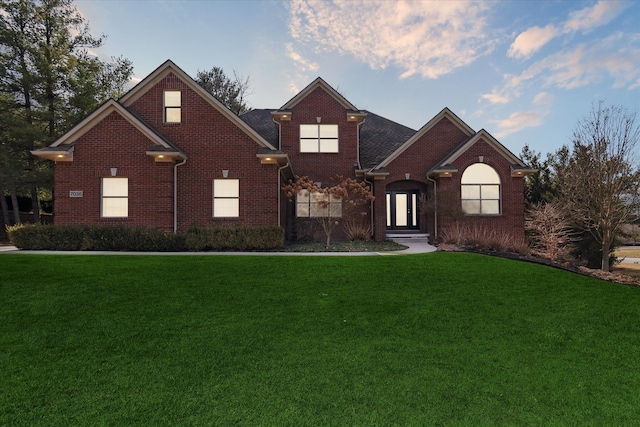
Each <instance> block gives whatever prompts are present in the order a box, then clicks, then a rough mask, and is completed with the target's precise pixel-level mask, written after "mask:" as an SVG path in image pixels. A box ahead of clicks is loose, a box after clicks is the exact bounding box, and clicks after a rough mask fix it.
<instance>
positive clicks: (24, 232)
mask: <svg viewBox="0 0 640 427" xmlns="http://www.w3.org/2000/svg"><path fill="white" fill-rule="evenodd" d="M7 232H8V234H9V240H10V241H11V243H12V244H13V245H14V246H15V247H17V248H19V249H29V250H52V249H55V250H60V251H77V250H80V249H81V248H82V244H83V240H84V227H74V226H52V225H42V224H20V225H14V226H8V227H7Z"/></svg>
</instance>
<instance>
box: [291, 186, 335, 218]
mask: <svg viewBox="0 0 640 427" xmlns="http://www.w3.org/2000/svg"><path fill="white" fill-rule="evenodd" d="M327 197H328V198H329V199H328V200H329V203H328V204H327V203H325V202H324V201H325V200H327ZM296 216H297V217H299V218H320V217H332V218H339V217H341V216H342V200H341V199H338V198H335V197H333V196H331V195H327V194H324V193H322V192H319V193H314V194H309V192H308V191H306V190H302V191H300V192H299V193H298V194H297V196H296Z"/></svg>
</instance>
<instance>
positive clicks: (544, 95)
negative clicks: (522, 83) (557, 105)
mask: <svg viewBox="0 0 640 427" xmlns="http://www.w3.org/2000/svg"><path fill="white" fill-rule="evenodd" d="M553 98H554V96H553V95H552V94H550V93H549V92H540V93H539V94H537V95H536V96H535V98H533V102H532V104H533V105H551V104H552V103H553Z"/></svg>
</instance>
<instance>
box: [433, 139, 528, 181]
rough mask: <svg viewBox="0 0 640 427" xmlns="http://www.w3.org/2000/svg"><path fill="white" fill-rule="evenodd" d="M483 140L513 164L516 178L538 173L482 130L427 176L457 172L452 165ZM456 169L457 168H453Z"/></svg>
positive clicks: (458, 147)
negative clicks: (444, 172)
mask: <svg viewBox="0 0 640 427" xmlns="http://www.w3.org/2000/svg"><path fill="white" fill-rule="evenodd" d="M480 140H483V141H485V142H486V143H487V144H489V146H491V148H493V149H494V150H495V151H496V152H497V153H498V154H500V155H501V156H502V157H504V158H505V159H506V160H507V161H508V162H509V163H510V164H511V173H512V175H514V176H523V175H527V174H529V173H533V172H536V169H532V168H530V167H528V166H527V165H526V164H525V163H524V162H523V161H522V160H520V159H519V158H518V157H517V156H516V155H515V154H513V153H512V152H511V151H509V150H508V149H507V147H505V146H504V145H502V144H501V143H500V142H498V140H497V139H495V138H494V137H493V136H492V135H491V134H490V133H489V132H487V131H486V130H484V129H480V131H478V133H476V134H475V135H473V136H472V137H470V138H467V139H466V140H465V141H463V142H462V143H461V144H460V145H458V146H457V147H456V148H455V149H454V150H453V151H452V152H451V153H449V154H448V155H447V156H446V157H445V158H444V159H442V160H441V161H440V162H438V163H437V164H436V165H435V166H434V167H433V168H431V169H430V170H429V171H428V172H427V175H434V174H438V173H442V172H443V171H448V172H452V171H453V172H456V171H457V170H450V169H452V163H453V162H454V161H455V160H456V159H457V158H458V157H460V156H461V155H462V154H464V152H465V151H467V150H468V149H469V148H471V147H473V145H474V144H476V143H477V142H478V141H480ZM453 169H455V168H453Z"/></svg>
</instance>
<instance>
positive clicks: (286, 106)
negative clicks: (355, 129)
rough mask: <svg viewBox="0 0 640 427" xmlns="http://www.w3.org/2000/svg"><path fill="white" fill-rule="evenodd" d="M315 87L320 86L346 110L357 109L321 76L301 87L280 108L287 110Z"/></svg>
mask: <svg viewBox="0 0 640 427" xmlns="http://www.w3.org/2000/svg"><path fill="white" fill-rule="evenodd" d="M317 88H322V89H323V90H324V91H325V92H327V93H328V94H329V95H331V97H332V98H333V99H335V100H336V101H338V103H340V105H342V106H343V107H344V108H346V109H347V110H353V111H359V110H358V109H357V108H356V107H355V106H354V105H353V104H352V103H350V102H349V101H347V99H346V98H345V97H344V96H342V95H341V94H340V92H338V91H337V90H335V89H334V88H333V87H331V86H330V85H329V84H328V83H327V82H325V81H324V80H323V79H322V78H320V77H318V78H316V79H315V80H314V81H312V82H311V83H310V84H309V85H308V86H307V87H305V88H304V89H302V90H301V91H300V92H298V94H297V95H296V96H294V97H293V98H291V99H290V100H289V101H288V102H287V103H286V104H284V105H283V106H282V108H280V109H281V110H288V109H291V108H293V107H294V106H296V105H297V104H298V103H299V102H300V101H302V100H303V99H304V98H306V97H307V96H308V95H309V94H310V93H311V92H313V91H314V90H316V89H317Z"/></svg>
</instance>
